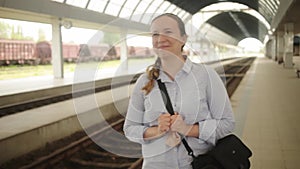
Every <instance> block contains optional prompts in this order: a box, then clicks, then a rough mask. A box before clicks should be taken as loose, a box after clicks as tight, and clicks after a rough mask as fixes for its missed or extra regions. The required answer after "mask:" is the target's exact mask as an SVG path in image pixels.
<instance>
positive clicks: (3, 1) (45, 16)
mask: <svg viewBox="0 0 300 169" xmlns="http://www.w3.org/2000/svg"><path fill="white" fill-rule="evenodd" d="M0 8H2V9H4V10H6V11H12V12H16V13H17V14H23V13H24V14H26V16H32V18H30V17H27V18H26V20H28V21H35V22H42V23H49V24H51V18H55V17H56V18H62V19H70V20H73V22H74V23H73V26H77V25H81V26H80V27H82V26H84V25H85V24H82V23H90V24H89V28H90V26H92V27H97V29H99V28H103V29H107V30H108V31H112V30H113V31H116V32H119V31H120V28H123V27H124V28H127V29H128V32H141V31H143V32H144V31H149V25H146V24H143V23H138V22H134V21H129V20H127V19H123V18H118V17H114V16H111V15H107V14H104V13H99V12H96V11H92V10H87V9H84V8H80V7H75V6H71V5H66V4H62V3H57V2H54V1H50V0H25V1H20V0H0ZM6 17H7V18H8V17H9V16H7V15H6ZM10 19H19V20H24V19H22V17H20V16H15V18H10ZM93 25H94V26H93ZM114 27H115V28H114ZM86 28H87V27H86ZM112 28H113V29H112ZM90 29H91V28H90Z"/></svg>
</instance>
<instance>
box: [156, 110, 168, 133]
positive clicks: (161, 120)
mask: <svg viewBox="0 0 300 169" xmlns="http://www.w3.org/2000/svg"><path fill="white" fill-rule="evenodd" d="M170 126H171V115H170V114H169V113H164V114H161V115H160V116H159V117H158V130H159V132H166V131H169V129H170Z"/></svg>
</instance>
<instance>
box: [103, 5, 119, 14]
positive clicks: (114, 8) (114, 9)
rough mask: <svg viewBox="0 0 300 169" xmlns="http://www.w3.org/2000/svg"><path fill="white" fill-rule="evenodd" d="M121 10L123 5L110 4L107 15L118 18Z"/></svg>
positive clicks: (106, 10)
mask: <svg viewBox="0 0 300 169" xmlns="http://www.w3.org/2000/svg"><path fill="white" fill-rule="evenodd" d="M120 9H121V5H119V4H115V3H112V2H110V3H109V4H108V6H107V8H106V9H105V13H106V14H109V15H113V16H117V15H118V14H119V11H120Z"/></svg>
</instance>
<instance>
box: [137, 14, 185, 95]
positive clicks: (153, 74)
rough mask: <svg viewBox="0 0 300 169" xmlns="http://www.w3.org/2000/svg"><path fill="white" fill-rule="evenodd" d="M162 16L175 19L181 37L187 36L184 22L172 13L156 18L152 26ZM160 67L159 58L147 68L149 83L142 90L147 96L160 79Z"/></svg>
mask: <svg viewBox="0 0 300 169" xmlns="http://www.w3.org/2000/svg"><path fill="white" fill-rule="evenodd" d="M162 16H168V17H170V18H172V19H174V20H175V21H176V22H177V24H178V28H179V31H180V35H181V36H184V35H186V31H185V27H184V23H183V21H182V20H181V18H179V17H178V16H177V15H174V14H172V13H164V14H162V15H159V16H157V17H155V18H154V19H153V20H152V22H151V24H152V23H153V21H155V20H156V19H158V18H160V17H162ZM183 47H184V45H182V47H181V51H183ZM160 66H161V60H160V58H159V57H158V58H157V59H156V61H155V63H154V64H153V65H150V66H148V67H147V70H146V73H147V76H148V79H149V81H148V83H147V84H146V85H145V86H144V87H143V88H142V91H144V92H145V94H146V95H147V94H149V93H150V92H151V90H152V89H153V87H154V83H155V80H156V79H157V78H158V77H159V68H160Z"/></svg>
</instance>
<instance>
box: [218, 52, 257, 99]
mask: <svg viewBox="0 0 300 169" xmlns="http://www.w3.org/2000/svg"><path fill="white" fill-rule="evenodd" d="M254 60H255V57H249V58H246V59H243V60H240V61H238V62H235V63H232V64H229V65H226V66H225V67H224V74H220V76H221V77H222V78H226V81H225V86H226V89H227V93H228V95H229V97H230V96H231V95H232V94H233V93H234V91H235V89H236V88H237V86H238V85H239V83H240V81H241V80H242V79H243V77H244V76H245V74H246V72H247V70H248V69H249V68H250V66H251V64H252V63H253V62H254Z"/></svg>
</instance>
